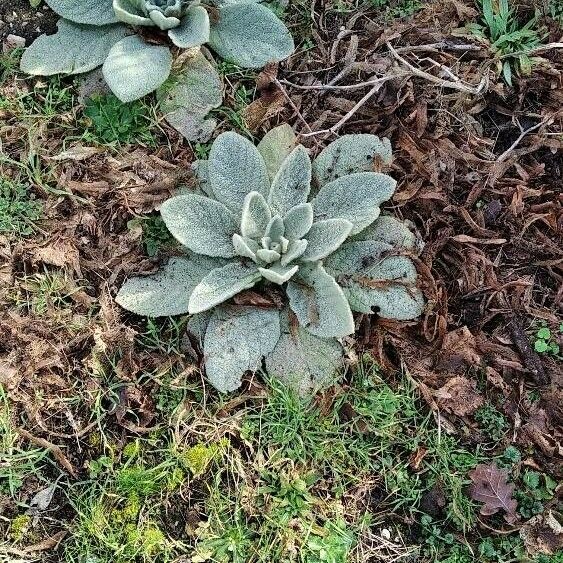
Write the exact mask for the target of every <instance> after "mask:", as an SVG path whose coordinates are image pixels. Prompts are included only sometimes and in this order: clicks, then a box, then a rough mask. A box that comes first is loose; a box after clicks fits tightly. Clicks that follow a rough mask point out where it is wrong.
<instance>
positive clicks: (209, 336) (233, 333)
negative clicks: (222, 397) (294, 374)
mask: <svg viewBox="0 0 563 563" xmlns="http://www.w3.org/2000/svg"><path fill="white" fill-rule="evenodd" d="M279 337H280V314H279V312H278V311H277V310H275V309H260V308H258V307H233V306H231V307H218V308H217V309H216V310H215V311H214V313H213V315H212V317H211V319H210V321H209V324H208V326H207V330H206V332H205V340H204V354H205V372H206V375H207V379H209V381H210V382H211V384H212V385H213V386H214V387H215V388H216V389H217V390H218V391H221V392H222V393H227V392H229V391H234V390H235V389H238V388H239V387H240V384H241V378H242V376H243V375H244V373H245V372H246V371H256V370H257V369H258V368H259V367H260V365H261V363H262V358H263V357H264V356H265V355H266V354H269V353H270V352H271V351H272V350H273V349H274V347H275V345H276V343H277V342H278V340H279Z"/></svg>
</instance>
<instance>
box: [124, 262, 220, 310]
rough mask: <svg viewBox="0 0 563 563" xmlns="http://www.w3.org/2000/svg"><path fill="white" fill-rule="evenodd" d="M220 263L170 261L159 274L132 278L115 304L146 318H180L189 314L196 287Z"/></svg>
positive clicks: (126, 283)
mask: <svg viewBox="0 0 563 563" xmlns="http://www.w3.org/2000/svg"><path fill="white" fill-rule="evenodd" d="M220 265H221V263H220V262H218V261H217V260H215V259H213V258H208V257H206V256H197V255H194V256H189V257H186V258H171V259H170V260H169V262H168V263H167V264H166V266H164V267H163V268H162V269H161V270H160V271H158V272H156V273H155V274H152V275H149V276H136V277H132V278H129V279H128V280H127V281H126V282H125V283H124V284H123V285H122V286H121V289H120V290H119V292H118V294H117V297H116V298H115V300H116V302H117V303H118V304H119V305H121V306H122V307H123V308H124V309H127V310H128V311H131V312H133V313H136V314H137V315H144V316H147V317H163V316H171V315H181V314H184V313H187V312H188V302H189V299H190V295H191V293H192V291H193V289H194V287H195V286H196V285H197V284H198V283H199V282H200V281H201V280H202V279H203V278H204V277H205V276H206V275H207V274H208V273H209V272H210V271H211V270H213V269H214V268H216V267H218V266H220Z"/></svg>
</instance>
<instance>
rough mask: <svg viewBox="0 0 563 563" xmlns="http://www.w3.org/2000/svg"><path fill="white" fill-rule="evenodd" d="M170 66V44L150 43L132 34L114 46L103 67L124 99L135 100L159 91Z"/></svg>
mask: <svg viewBox="0 0 563 563" xmlns="http://www.w3.org/2000/svg"><path fill="white" fill-rule="evenodd" d="M171 68H172V53H170V49H169V48H168V47H166V46H163V45H150V44H148V43H145V42H144V41H143V40H142V39H141V38H140V37H138V36H137V35H132V36H131V37H126V38H125V39H122V40H121V41H119V42H118V43H116V44H115V45H114V46H113V47H112V48H111V51H110V52H109V54H108V56H107V59H106V60H105V62H104V66H103V68H102V70H103V73H104V78H105V80H106V82H107V83H108V86H109V87H110V88H111V91H112V92H113V93H114V94H115V95H116V96H117V97H118V98H119V99H120V100H121V101H122V102H132V101H134V100H138V99H139V98H142V97H143V96H145V95H146V94H150V93H151V92H153V91H154V90H156V89H157V88H158V87H159V86H160V85H161V84H162V83H163V82H164V81H165V80H166V79H167V78H168V76H169V75H170V69H171Z"/></svg>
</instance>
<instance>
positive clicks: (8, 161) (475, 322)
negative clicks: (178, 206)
mask: <svg viewBox="0 0 563 563" xmlns="http://www.w3.org/2000/svg"><path fill="white" fill-rule="evenodd" d="M265 9H269V10H271V11H272V13H274V14H275V15H276V17H277V18H279V19H280V21H283V22H284V25H285V26H287V28H288V29H289V30H290V32H291V34H292V36H293V37H294V38H295V48H296V51H295V54H294V55H293V56H291V57H289V58H288V59H287V60H286V61H284V62H282V63H280V64H279V65H268V66H267V67H266V68H265V69H264V70H260V69H248V68H241V67H238V66H236V65H234V64H233V63H232V62H229V61H221V60H217V67H216V71H217V75H218V76H219V77H220V81H221V82H220V83H221V100H219V101H218V100H214V103H213V104H210V105H211V106H213V107H206V108H205V113H206V116H205V119H206V120H207V121H212V125H213V126H212V127H210V126H209V125H210V124H209V123H208V124H207V125H208V128H207V130H206V133H207V136H208V139H205V137H206V135H201V136H200V137H201V138H200V139H197V140H194V141H193V142H187V141H186V135H185V134H183V133H181V132H180V131H179V129H178V127H177V125H178V123H172V121H173V120H170V121H169V120H165V119H163V117H162V116H163V115H164V114H165V113H166V109H167V106H166V98H165V97H164V98H163V96H157V95H149V96H146V97H143V98H142V99H140V100H136V101H133V102H130V103H126V104H124V103H123V102H121V101H120V100H119V99H118V98H117V97H116V96H115V95H113V94H112V93H110V92H108V91H104V90H103V89H102V90H100V89H99V88H97V87H96V88H94V89H92V85H91V84H90V85H88V84H87V85H85V84H84V82H82V81H80V80H79V79H77V78H72V77H70V78H69V77H66V78H65V77H61V76H54V77H47V78H45V77H40V78H30V77H29V76H27V75H26V74H24V73H22V72H21V71H20V70H19V66H20V60H21V56H22V52H23V49H22V48H21V46H19V43H18V42H17V41H16V42H15V43H14V38H13V37H11V38H9V37H8V35H9V34H10V33H12V35H18V36H22V37H24V38H25V39H26V41H27V45H29V44H31V42H32V41H33V39H35V38H36V37H37V36H39V35H41V34H42V33H45V32H46V33H52V32H54V31H55V30H56V27H55V22H56V21H57V19H58V17H57V16H56V15H55V14H53V12H51V11H50V10H49V8H48V6H46V5H45V4H44V3H40V2H39V3H38V2H36V3H35V6H31V5H30V3H29V2H28V1H27V0H25V1H23V0H22V1H21V2H19V1H18V2H15V3H14V4H13V7H11V8H10V10H8V11H2V10H3V8H2V9H0V20H2V22H4V23H6V25H5V26H0V28H1V29H2V30H1V32H0V39H1V40H2V42H3V49H2V54H1V55H0V311H1V313H2V314H1V315H0V538H1V539H0V561H7V562H8V561H9V562H14V561H17V562H22V563H23V562H25V563H27V562H33V561H41V562H46V563H50V562H57V563H59V562H65V563H70V562H72V563H85V562H88V563H109V562H117V563H133V562H135V563H136V562H163V563H169V562H170V563H172V562H176V563H180V562H181V563H188V562H194V563H195V562H206V561H209V562H221V563H223V562H245V563H246V562H263V563H273V562H278V561H282V562H306V563H320V562H333V563H348V562H358V563H359V562H372V561H373V562H386V561H389V562H391V561H409V562H444V563H466V562H467V563H469V562H474V561H484V562H486V563H488V562H499V563H500V562H502V563H508V562H512V561H515V562H516V561H522V562H528V563H532V562H533V563H559V562H560V561H561V560H562V557H563V555H562V547H563V540H562V529H561V526H562V522H563V520H562V511H563V507H562V505H561V500H560V497H561V484H560V483H561V477H562V470H561V467H562V464H561V443H562V434H563V433H562V431H561V429H562V414H563V413H562V410H561V404H562V401H561V398H562V397H561V394H562V391H561V385H562V384H561V375H562V371H563V370H562V369H561V345H562V337H563V326H562V324H561V323H562V318H561V299H562V298H563V292H562V289H561V288H562V287H563V284H562V278H563V271H562V268H561V263H562V262H561V260H562V254H563V251H562V248H563V245H562V244H561V242H562V237H561V234H562V233H561V229H562V226H561V205H562V200H561V197H562V189H561V186H562V185H563V161H562V158H561V149H562V145H563V133H562V132H563V114H562V109H561V108H562V107H563V104H562V102H563V86H562V72H563V59H562V57H561V53H562V50H561V39H562V36H563V30H562V27H561V25H562V16H561V14H562V13H563V7H562V6H561V2H558V0H545V1H542V2H526V1H524V0H523V1H522V2H518V3H516V2H507V1H505V0H498V1H490V0H483V1H482V2H481V1H479V2H473V1H472V0H456V1H453V2H452V1H450V0H434V1H416V2H413V1H411V0H408V1H407V0H338V1H328V0H327V1H315V2H311V1H310V0H295V2H291V3H289V4H288V3H285V2H282V1H276V2H272V3H268V7H267V8H266V7H265ZM13 10H16V11H17V12H18V16H19V17H18V18H14V17H13V14H12V11H13ZM26 22H28V23H27V24H26ZM205 68H207V67H205ZM215 102H218V103H215ZM163 104H164V105H163ZM168 109H169V108H168ZM208 112H209V115H207V113H208ZM282 124H288V125H289V126H291V129H292V131H293V132H294V133H295V134H296V135H297V139H298V142H299V144H301V145H302V146H303V147H304V149H303V150H304V151H305V150H306V152H307V154H308V155H310V158H311V159H312V161H313V162H315V158H318V156H319V155H320V154H322V152H323V150H326V148H327V147H329V146H330V145H331V143H334V142H335V141H336V140H337V139H338V138H344V136H345V135H355V134H367V135H373V136H377V137H378V138H379V139H384V138H387V139H389V140H390V146H391V148H392V154H393V158H392V159H385V158H373V159H371V160H370V166H371V167H372V168H371V169H370V170H369V171H370V172H373V173H377V174H381V175H385V176H386V177H391V178H394V179H395V180H396V182H397V185H396V187H395V189H394V190H393V193H392V194H390V197H389V198H385V200H386V201H382V202H381V203H380V204H378V205H381V209H382V213H383V215H382V216H385V217H390V216H393V217H395V218H396V219H395V221H400V222H401V223H400V224H402V225H405V226H408V232H409V233H412V236H413V237H414V238H415V240H416V241H417V245H418V246H417V253H412V254H411V255H409V260H412V263H413V264H414V265H415V266H416V269H417V272H418V279H417V286H418V287H419V288H420V291H421V292H422V294H423V296H424V310H423V312H422V314H421V316H420V318H414V319H412V320H406V321H405V320H402V319H399V320H397V319H392V318H385V315H379V316H378V315H377V314H367V311H365V312H362V313H359V314H356V318H355V321H356V330H355V332H354V333H353V334H349V335H347V336H345V337H344V338H343V339H341V340H340V343H341V344H340V345H341V346H342V350H343V352H344V356H343V359H344V363H343V366H342V367H341V369H340V370H339V372H338V374H337V375H336V376H335V377H334V378H333V380H332V382H331V383H330V384H329V385H328V386H326V385H325V386H324V387H323V388H322V389H321V390H320V391H319V392H318V393H316V394H315V395H313V396H311V395H310V394H303V393H301V394H300V393H299V392H298V390H295V389H294V388H292V387H288V386H286V385H285V383H284V382H283V381H281V380H280V378H279V377H275V376H274V374H272V373H268V370H267V369H261V366H257V369H256V370H255V372H254V373H250V372H248V373H246V374H245V375H244V376H243V377H242V379H241V381H240V384H241V385H240V388H239V389H238V390H237V391H235V392H232V393H227V394H225V393H220V392H218V391H217V390H215V388H214V387H213V386H212V385H210V383H209V380H208V379H207V378H206V376H205V360H206V359H207V358H206V357H205V355H204V354H203V353H202V343H201V341H199V340H198V339H197V338H194V333H193V331H192V332H190V331H189V330H188V328H189V323H190V316H189V315H187V314H179V315H174V316H169V317H168V316H163V317H146V316H143V315H135V314H133V313H129V312H126V311H124V310H123V309H122V308H121V307H120V306H119V305H118V304H117V302H116V296H117V295H118V292H119V290H120V288H121V287H123V284H124V283H126V280H128V279H134V278H135V276H139V275H140V274H142V275H148V276H151V275H154V274H155V273H156V272H157V271H158V270H159V269H161V268H162V267H165V265H166V264H168V263H169V261H170V260H171V259H179V257H181V256H182V255H183V250H182V247H181V245H180V244H179V243H178V242H177V241H176V239H174V238H173V237H172V236H171V234H170V232H169V230H168V229H167V220H166V219H167V217H166V212H164V213H163V215H162V216H161V214H160V209H161V208H164V209H166V204H165V202H167V201H174V198H177V197H182V196H181V195H180V196H179V194H186V193H192V191H194V190H195V191H197V190H198V189H201V184H200V183H199V180H200V179H201V173H199V174H198V170H197V168H198V167H197V166H195V167H194V166H193V165H194V163H196V161H199V162H202V161H208V160H209V159H211V160H212V159H213V140H214V139H216V138H218V137H219V136H220V135H221V134H225V132H228V133H227V135H234V133H233V131H234V132H236V134H238V135H240V136H242V137H244V138H246V139H247V140H248V142H249V143H251V144H252V145H259V143H260V141H261V140H262V139H263V138H264V137H265V135H266V134H267V133H268V131H272V130H275V128H276V127H278V126H280V125H282ZM200 126H201V123H199V125H198V127H200ZM284 127H285V126H284ZM184 133H185V129H184ZM223 138H224V137H223ZM194 168H195V170H194ZM199 172H201V170H200V171H199ZM215 195H216V194H215ZM208 196H209V194H206V197H208ZM163 206H164V207H163ZM274 215H275V213H274ZM420 241H424V246H423V247H422V245H420ZM181 242H182V241H181ZM269 242H270V243H271V242H272V241H269ZM277 242H278V243H279V244H280V245H281V243H282V242H283V241H281V239H280V240H278V241H277ZM276 248H277V247H276ZM280 248H281V246H280ZM267 250H270V251H271V250H274V251H275V252H277V250H276V249H273V248H271V247H269V248H268V249H267ZM266 254H268V257H271V256H273V255H272V254H271V253H266ZM266 254H265V253H261V255H263V256H264V257H266ZM281 254H282V253H280V255H281ZM280 259H281V258H280ZM266 262H267V261H266ZM260 267H261V268H266V269H267V268H269V267H270V266H266V265H265V264H260ZM268 275H269V274H268ZM253 289H255V288H253ZM273 295H276V292H275V291H271V292H270V293H267V294H265V293H264V292H263V291H262V290H261V289H260V290H259V291H254V293H250V294H249V293H246V294H245V293H244V292H243V293H242V294H241V296H242V301H241V302H240V304H242V305H243V306H252V307H254V306H256V305H260V304H262V305H264V303H263V302H259V301H257V300H259V299H264V298H265V297H264V296H266V297H267V298H269V299H270V300H271V299H272V296H273ZM245 299H246V301H245ZM118 301H119V299H118ZM413 316H414V317H416V315H413ZM190 334H191V336H187V335H190ZM266 367H267V364H266Z"/></svg>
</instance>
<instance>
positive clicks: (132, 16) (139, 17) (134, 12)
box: [113, 0, 155, 26]
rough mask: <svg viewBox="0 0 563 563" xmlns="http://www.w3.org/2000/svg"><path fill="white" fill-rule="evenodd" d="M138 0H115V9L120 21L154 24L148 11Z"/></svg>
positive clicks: (138, 24) (133, 23)
mask: <svg viewBox="0 0 563 563" xmlns="http://www.w3.org/2000/svg"><path fill="white" fill-rule="evenodd" d="M138 4H139V3H138V2H137V1H136V0H113V10H114V12H115V15H116V17H117V19H118V20H119V21H122V22H123V23H127V24H129V25H136V26H153V25H155V24H154V22H153V21H152V20H151V19H150V18H149V17H148V12H146V10H143V9H141V7H140V6H139V5H138Z"/></svg>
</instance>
